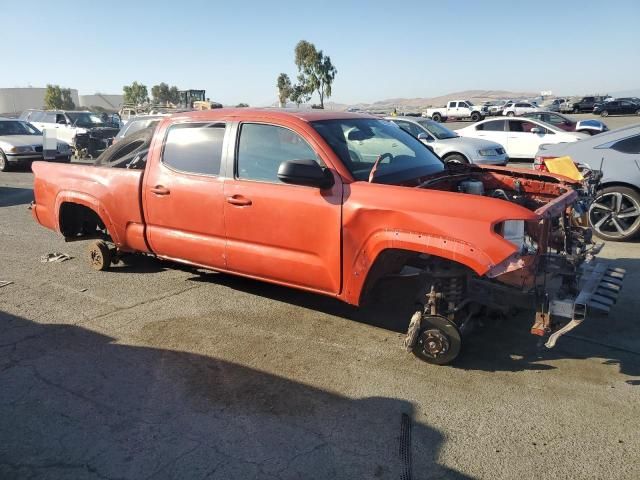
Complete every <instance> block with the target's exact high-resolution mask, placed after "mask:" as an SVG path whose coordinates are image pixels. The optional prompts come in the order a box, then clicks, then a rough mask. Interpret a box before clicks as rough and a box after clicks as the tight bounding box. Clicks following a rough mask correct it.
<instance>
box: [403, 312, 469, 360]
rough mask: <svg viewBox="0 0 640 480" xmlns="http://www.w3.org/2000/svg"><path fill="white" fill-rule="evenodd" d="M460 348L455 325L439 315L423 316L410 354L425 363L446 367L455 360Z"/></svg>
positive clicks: (460, 343)
mask: <svg viewBox="0 0 640 480" xmlns="http://www.w3.org/2000/svg"><path fill="white" fill-rule="evenodd" d="M461 347H462V338H461V336H460V331H459V330H458V327H456V326H455V324H453V323H452V322H451V321H449V320H448V319H447V318H445V317H441V316H439V315H424V316H423V317H422V322H421V326H420V331H419V332H418V339H417V341H416V344H415V346H414V347H413V350H412V352H413V354H414V355H415V356H416V357H418V358H419V359H420V360H423V361H425V362H427V363H432V364H434V365H446V364H448V363H451V362H453V361H454V360H455V359H456V357H457V356H458V354H459V353H460V349H461Z"/></svg>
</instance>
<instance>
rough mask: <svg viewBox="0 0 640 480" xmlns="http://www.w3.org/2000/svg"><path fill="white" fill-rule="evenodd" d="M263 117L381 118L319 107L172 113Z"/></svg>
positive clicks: (310, 119)
mask: <svg viewBox="0 0 640 480" xmlns="http://www.w3.org/2000/svg"><path fill="white" fill-rule="evenodd" d="M249 116H250V117H262V118H272V119H285V118H292V117H293V118H297V119H300V120H303V121H305V122H313V121H317V120H340V119H349V118H379V117H376V116H374V115H367V114H362V113H351V112H337V111H332V110H319V109H313V110H311V109H306V110H302V109H300V110H298V109H289V108H214V109H212V110H201V111H194V112H181V113H176V114H174V115H172V117H174V118H177V117H178V118H193V119H199V120H207V119H212V120H215V119H218V118H223V117H224V118H233V117H249Z"/></svg>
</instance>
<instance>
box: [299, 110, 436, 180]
mask: <svg viewBox="0 0 640 480" xmlns="http://www.w3.org/2000/svg"><path fill="white" fill-rule="evenodd" d="M311 125H312V126H313V128H315V129H316V131H317V132H318V133H319V134H320V135H321V136H322V138H324V140H325V141H326V142H327V143H328V144H329V145H330V146H331V148H332V149H333V151H334V152H335V153H336V155H337V156H338V157H339V158H340V160H342V163H344V165H345V166H346V167H347V168H348V169H349V171H350V172H351V174H352V175H353V177H354V178H355V179H356V180H365V181H366V180H368V179H369V174H370V172H371V170H372V169H373V166H374V164H376V163H377V164H378V165H377V168H376V170H375V172H376V177H375V180H376V182H377V183H397V182H405V181H409V180H412V179H416V178H419V177H423V176H426V175H431V174H433V173H437V172H441V171H443V170H444V165H443V163H442V161H441V160H440V159H439V158H438V157H436V156H435V155H434V154H433V153H432V152H431V151H430V150H429V149H428V148H427V147H425V146H424V145H423V144H422V143H421V142H420V141H418V140H417V139H416V138H414V137H413V136H411V135H409V134H408V133H407V132H405V131H404V130H402V129H400V128H398V127H397V126H396V125H395V124H393V123H392V122H390V121H386V120H377V119H368V118H350V119H340V120H321V121H316V122H312V123H311Z"/></svg>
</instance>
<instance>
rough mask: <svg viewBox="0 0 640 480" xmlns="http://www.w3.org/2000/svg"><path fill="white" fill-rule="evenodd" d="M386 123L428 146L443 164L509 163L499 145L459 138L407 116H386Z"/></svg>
mask: <svg viewBox="0 0 640 480" xmlns="http://www.w3.org/2000/svg"><path fill="white" fill-rule="evenodd" d="M387 120H390V121H392V122H393V123H395V124H396V125H398V126H399V127H400V128H402V129H403V130H404V131H406V132H408V133H410V134H411V135H413V136H414V137H416V138H417V139H418V140H420V141H421V142H422V143H424V144H425V145H427V146H429V147H431V148H432V149H433V151H434V152H435V153H436V155H438V156H439V157H440V158H441V159H442V160H444V161H445V162H458V163H477V164H491V165H506V164H507V162H508V161H509V157H508V156H507V154H506V152H505V150H504V148H503V147H502V145H500V144H499V143H495V142H491V141H488V140H479V139H477V138H464V137H461V136H460V135H458V134H457V133H456V132H454V131H452V130H449V129H448V128H447V127H445V126H444V125H441V124H440V123H438V122H435V121H433V120H429V119H427V118H419V119H416V118H409V117H387Z"/></svg>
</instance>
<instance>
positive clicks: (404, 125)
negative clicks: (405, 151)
mask: <svg viewBox="0 0 640 480" xmlns="http://www.w3.org/2000/svg"><path fill="white" fill-rule="evenodd" d="M397 123H398V126H399V127H400V128H401V129H403V130H404V131H405V132H407V133H410V134H411V135H413V136H414V137H417V136H418V135H420V134H421V133H423V132H422V130H421V129H420V128H418V127H417V126H416V125H414V124H413V123H411V122H403V121H399V122H397Z"/></svg>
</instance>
